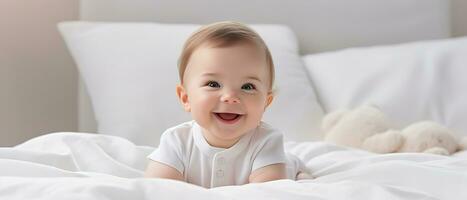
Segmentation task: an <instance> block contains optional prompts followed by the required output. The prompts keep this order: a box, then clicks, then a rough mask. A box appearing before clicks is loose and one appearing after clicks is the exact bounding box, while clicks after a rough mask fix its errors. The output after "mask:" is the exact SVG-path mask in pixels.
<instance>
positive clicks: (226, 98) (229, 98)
mask: <svg viewBox="0 0 467 200" xmlns="http://www.w3.org/2000/svg"><path fill="white" fill-rule="evenodd" d="M221 101H222V102H224V103H229V104H236V103H240V99H239V98H238V97H237V96H236V95H235V94H234V93H227V94H224V95H222V97H221Z"/></svg>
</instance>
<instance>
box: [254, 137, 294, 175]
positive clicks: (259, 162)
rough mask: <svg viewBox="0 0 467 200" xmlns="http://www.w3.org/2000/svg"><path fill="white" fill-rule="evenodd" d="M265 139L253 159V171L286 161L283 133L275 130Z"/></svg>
mask: <svg viewBox="0 0 467 200" xmlns="http://www.w3.org/2000/svg"><path fill="white" fill-rule="evenodd" d="M264 140H265V141H264V142H261V144H262V146H260V147H259V151H258V153H257V154H256V156H255V159H254V160H253V166H252V171H254V170H256V169H259V168H261V167H265V166H267V165H272V164H278V163H286V157H285V152H284V140H283V136H282V134H280V133H277V132H274V133H271V134H270V135H268V136H267V137H266V138H265V139H264Z"/></svg>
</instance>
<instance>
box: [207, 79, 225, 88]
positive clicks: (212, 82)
mask: <svg viewBox="0 0 467 200" xmlns="http://www.w3.org/2000/svg"><path fill="white" fill-rule="evenodd" d="M206 85H207V86H208V87H212V88H220V87H221V85H220V84H219V83H218V82H216V81H209V82H208V83H206Z"/></svg>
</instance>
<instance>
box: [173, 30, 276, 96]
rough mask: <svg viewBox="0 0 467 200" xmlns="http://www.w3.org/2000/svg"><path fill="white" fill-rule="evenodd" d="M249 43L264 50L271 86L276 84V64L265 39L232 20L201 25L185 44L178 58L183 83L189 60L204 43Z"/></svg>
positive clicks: (217, 45) (230, 44) (221, 45)
mask: <svg viewBox="0 0 467 200" xmlns="http://www.w3.org/2000/svg"><path fill="white" fill-rule="evenodd" d="M244 42H245V43H249V44H253V45H254V46H256V47H258V48H259V49H260V50H262V51H263V52H264V54H265V56H266V63H267V65H268V67H269V71H270V88H271V89H272V87H273V84H274V76H275V75H274V64H273V61H272V56H271V53H270V52H269V49H268V47H267V46H266V43H265V42H264V41H263V39H262V38H261V37H260V36H259V35H258V33H256V32H255V31H254V30H252V29H251V28H249V27H247V26H246V25H244V24H241V23H238V22H232V21H224V22H217V23H213V24H208V25H206V26H203V27H201V28H200V29H198V30H197V31H196V32H194V33H193V34H192V35H191V36H190V37H189V38H188V40H187V41H186V42H185V45H184V46H183V50H182V53H181V55H180V58H179V60H178V73H179V76H180V82H181V83H182V84H183V75H184V73H185V70H186V67H187V65H188V61H189V59H190V57H191V55H192V54H193V52H194V51H195V50H196V49H197V48H199V47H200V46H202V45H204V44H207V43H209V44H212V45H213V46H214V47H229V46H233V45H236V44H238V43H244Z"/></svg>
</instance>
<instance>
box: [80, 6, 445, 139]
mask: <svg viewBox="0 0 467 200" xmlns="http://www.w3.org/2000/svg"><path fill="white" fill-rule="evenodd" d="M449 2H450V1H448V0H289V1H284V0H196V1H186V0H131V1H128V0H98V1H96V0H81V10H80V15H81V20H87V21H127V22H128V21H138V22H141V21H147V22H151V21H152V22H164V23H197V24H204V23H210V22H214V21H221V20H236V21H241V22H244V23H275V24H286V25H288V26H290V27H291V28H292V29H293V30H294V31H295V33H296V34H297V36H298V38H299V42H300V47H301V52H302V54H309V53H317V52H323V51H331V50H337V49H342V48H347V47H354V46H369V45H381V44H393V43H401V42H408V41H415V40H427V39H436V38H447V37H450V5H449V4H450V3H449ZM93 116H94V115H93V112H92V106H91V104H90V101H89V97H88V95H87V93H86V91H85V88H84V87H83V85H82V84H81V83H80V94H79V120H80V121H79V130H80V131H86V132H95V131H96V122H95V120H94V117H93Z"/></svg>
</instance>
